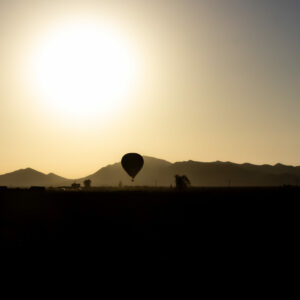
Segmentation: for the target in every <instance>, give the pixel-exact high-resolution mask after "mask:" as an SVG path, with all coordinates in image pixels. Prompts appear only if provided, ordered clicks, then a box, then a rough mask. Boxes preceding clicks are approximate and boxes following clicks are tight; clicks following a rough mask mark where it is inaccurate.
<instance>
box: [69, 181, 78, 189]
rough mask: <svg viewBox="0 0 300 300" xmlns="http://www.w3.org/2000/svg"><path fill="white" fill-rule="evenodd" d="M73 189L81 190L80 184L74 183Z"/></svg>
mask: <svg viewBox="0 0 300 300" xmlns="http://www.w3.org/2000/svg"><path fill="white" fill-rule="evenodd" d="M71 187H72V189H75V190H78V189H79V188H80V183H75V182H74V183H72V185H71Z"/></svg>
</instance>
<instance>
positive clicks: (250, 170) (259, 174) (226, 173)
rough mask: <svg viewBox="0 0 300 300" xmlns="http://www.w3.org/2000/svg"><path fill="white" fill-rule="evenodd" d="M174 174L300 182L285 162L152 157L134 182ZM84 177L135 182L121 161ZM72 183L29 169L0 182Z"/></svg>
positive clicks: (242, 182)
mask: <svg viewBox="0 0 300 300" xmlns="http://www.w3.org/2000/svg"><path fill="white" fill-rule="evenodd" d="M175 174H179V175H183V174H185V175H186V176H187V177H188V178H189V179H190V181H191V183H192V185H193V186H228V185H231V186H278V185H284V184H285V185H295V184H296V185H300V167H293V166H286V165H282V164H276V165H274V166H271V165H253V164H249V163H245V164H236V163H232V162H221V161H216V162H196V161H191V160H189V161H183V162H176V163H170V162H168V161H166V160H162V159H157V158H154V157H149V156H144V167H143V169H142V170H141V171H140V173H139V174H138V175H137V177H136V179H135V182H134V185H139V186H155V185H157V186H170V185H171V184H173V185H174V175H175ZM85 179H90V180H91V181H92V186H118V185H119V183H120V182H121V183H122V185H125V186H126V185H133V184H132V182H131V180H130V178H129V176H128V175H127V174H126V173H125V172H124V170H123V169H122V166H121V163H120V162H118V163H115V164H112V165H108V166H106V167H103V168H101V169H100V170H98V171H97V172H96V173H94V174H91V175H89V176H87V177H84V178H80V179H77V180H76V182H79V183H83V181H84V180H85ZM72 182H74V180H72V179H66V178H63V177H60V176H58V175H55V174H51V173H50V174H48V175H46V174H43V173H41V172H38V171H35V170H33V169H30V168H28V169H22V170H18V171H15V172H12V173H8V174H4V175H0V185H6V186H18V187H27V186H32V185H42V186H62V185H70V184H71V183H72Z"/></svg>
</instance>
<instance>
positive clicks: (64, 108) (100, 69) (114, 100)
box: [32, 23, 137, 117]
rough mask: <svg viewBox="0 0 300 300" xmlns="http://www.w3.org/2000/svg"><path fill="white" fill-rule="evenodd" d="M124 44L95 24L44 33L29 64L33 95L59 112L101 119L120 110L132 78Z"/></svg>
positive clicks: (132, 57)
mask: <svg viewBox="0 0 300 300" xmlns="http://www.w3.org/2000/svg"><path fill="white" fill-rule="evenodd" d="M131 50H132V49H131V48H130V47H129V45H128V43H126V42H125V40H124V39H123V38H122V37H121V36H120V35H118V34H116V33H115V32H113V31H110V30H109V29H107V28H105V27H102V26H100V25H96V24H91V23H83V24H80V23H79V24H74V23H73V24H68V25H65V26H62V27H59V28H57V29H55V30H53V31H52V32H50V33H48V34H46V36H45V38H44V39H43V41H42V42H41V43H40V46H39V47H38V49H37V51H36V53H35V55H34V64H33V69H32V71H33V81H34V85H35V88H36V90H38V91H39V94H40V95H41V96H42V97H43V98H44V99H46V100H47V102H48V104H51V105H52V106H53V107H54V108H55V109H56V110H58V111H59V112H60V113H64V114H68V115H71V116H73V117H81V116H88V117H89V116H91V115H92V114H98V115H99V114H101V115H103V114H104V115H106V114H107V113H110V112H112V111H114V110H115V109H117V108H118V107H120V106H121V104H122V103H123V102H124V101H125V98H126V97H128V96H129V93H130V91H131V90H132V87H133V85H134V84H136V79H137V64H136V58H135V55H134V54H133V52H132V51H131Z"/></svg>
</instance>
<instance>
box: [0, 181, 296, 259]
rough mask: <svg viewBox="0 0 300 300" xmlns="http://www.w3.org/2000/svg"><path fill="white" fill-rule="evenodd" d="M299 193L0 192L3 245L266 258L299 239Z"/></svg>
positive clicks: (109, 253) (114, 254)
mask: <svg viewBox="0 0 300 300" xmlns="http://www.w3.org/2000/svg"><path fill="white" fill-rule="evenodd" d="M299 196H300V189H299V188H296V187H278V188H198V189H191V190H188V191H185V192H178V191H175V190H171V189H132V190H118V189H115V190H114V189H111V190H101V189H100V190H95V191H86V192H84V191H54V190H52V191H51V190H46V191H30V190H2V191H0V199H1V200H0V222H1V223H0V244H1V247H2V248H7V247H8V248H19V249H21V250H28V249H30V250H31V249H32V250H34V251H36V250H39V251H40V252H44V253H45V255H46V253H50V252H51V253H52V254H57V255H58V254H59V253H72V255H77V256H80V257H88V256H90V255H95V254H97V256H98V257H101V258H102V259H103V260H106V261H109V260H114V261H116V260H118V261H125V260H126V261H130V262H135V263H139V262H145V261H148V262H151V261H173V262H175V263H185V262H188V261H193V260H194V259H196V258H201V259H205V257H210V258H212V257H214V258H215V259H220V258H221V259H225V260H228V259H229V260H230V257H232V256H234V257H240V258H241V259H247V260H250V261H251V260H252V259H255V257H257V255H258V256H259V257H260V258H262V257H264V256H265V257H266V259H267V257H268V258H270V257H272V255H273V254H274V253H277V251H278V249H281V248H282V249H285V250H288V249H289V248H291V251H292V250H293V247H294V246H295V245H296V244H297V243H298V241H297V240H298V229H297V228H298V225H299V221H298V215H299V210H298V202H299V199H300V197H299ZM274 251H275V252H274ZM272 253H273V254H272ZM274 255H275V254H274ZM274 259H275V257H274Z"/></svg>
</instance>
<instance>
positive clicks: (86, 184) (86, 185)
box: [83, 179, 92, 189]
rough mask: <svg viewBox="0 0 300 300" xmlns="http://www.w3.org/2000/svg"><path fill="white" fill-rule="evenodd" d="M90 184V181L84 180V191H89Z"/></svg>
mask: <svg viewBox="0 0 300 300" xmlns="http://www.w3.org/2000/svg"><path fill="white" fill-rule="evenodd" d="M91 183H92V181H91V180H90V179H86V180H85V181H84V182H83V184H84V187H85V188H86V189H89V188H90V187H91Z"/></svg>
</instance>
